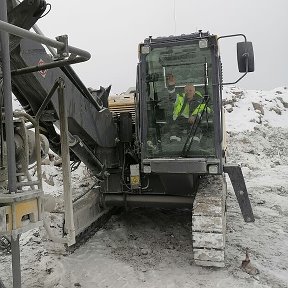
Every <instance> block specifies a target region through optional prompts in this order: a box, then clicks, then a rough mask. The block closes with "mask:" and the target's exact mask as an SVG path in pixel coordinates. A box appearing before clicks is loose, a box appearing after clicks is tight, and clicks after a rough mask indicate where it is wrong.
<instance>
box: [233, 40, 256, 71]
mask: <svg viewBox="0 0 288 288" xmlns="http://www.w3.org/2000/svg"><path fill="white" fill-rule="evenodd" d="M237 60H238V70H239V72H241V73H245V72H254V70H255V65H254V52H253V45H252V42H238V43H237Z"/></svg>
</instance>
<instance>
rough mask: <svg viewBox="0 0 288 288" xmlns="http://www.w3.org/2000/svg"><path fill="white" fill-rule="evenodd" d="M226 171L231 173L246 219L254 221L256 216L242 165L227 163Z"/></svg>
mask: <svg viewBox="0 0 288 288" xmlns="http://www.w3.org/2000/svg"><path fill="white" fill-rule="evenodd" d="M224 172H225V173H227V174H228V175H229V178H230V180H231V183H232V186H233V189H234V192H235V195H236V198H237V201H238V204H239V206H240V209H241V213H242V216H243V218H244V221H245V222H254V221H255V218H254V214H253V211H252V207H251V203H250V200H249V196H248V192H247V188H246V184H245V180H244V177H243V173H242V170H241V167H240V166H239V165H225V166H224Z"/></svg>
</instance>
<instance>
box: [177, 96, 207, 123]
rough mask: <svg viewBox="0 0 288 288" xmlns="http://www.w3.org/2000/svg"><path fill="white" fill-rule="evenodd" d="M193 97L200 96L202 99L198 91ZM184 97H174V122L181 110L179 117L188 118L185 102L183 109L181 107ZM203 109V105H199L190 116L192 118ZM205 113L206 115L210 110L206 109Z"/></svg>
mask: <svg viewBox="0 0 288 288" xmlns="http://www.w3.org/2000/svg"><path fill="white" fill-rule="evenodd" d="M195 95H198V96H200V97H201V98H202V97H203V96H202V94H201V93H200V92H198V91H196V92H195ZM184 96H185V95H182V94H177V97H176V101H175V103H174V110H173V120H174V121H175V120H176V119H177V118H178V117H179V116H180V112H181V110H183V111H182V113H181V115H182V116H183V117H185V118H187V119H188V118H189V116H190V115H189V112H190V111H189V109H190V108H189V103H188V102H187V103H186V105H185V108H184V109H182V106H183V105H184V99H185V97H184ZM204 109H205V104H204V103H202V104H199V105H198V106H197V107H196V108H195V109H194V111H192V113H191V115H192V116H196V115H197V114H199V113H201V112H202V111H203V110H204ZM207 111H208V113H210V111H211V109H210V108H209V107H207Z"/></svg>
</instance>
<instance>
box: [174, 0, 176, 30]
mask: <svg viewBox="0 0 288 288" xmlns="http://www.w3.org/2000/svg"><path fill="white" fill-rule="evenodd" d="M174 35H176V0H174Z"/></svg>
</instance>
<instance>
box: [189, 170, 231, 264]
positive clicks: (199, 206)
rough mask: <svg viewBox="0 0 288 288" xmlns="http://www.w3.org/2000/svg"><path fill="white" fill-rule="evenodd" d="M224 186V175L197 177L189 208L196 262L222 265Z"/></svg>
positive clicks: (223, 254)
mask: <svg viewBox="0 0 288 288" xmlns="http://www.w3.org/2000/svg"><path fill="white" fill-rule="evenodd" d="M226 197H227V187H226V181H225V176H224V175H207V176H205V177H203V178H201V179H200V184H199V188H198V192H197V194H196V197H195V200H194V203H193V209H192V240H193V256H194V262H195V264H196V265H199V266H212V267H224V266H225V236H226Z"/></svg>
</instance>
